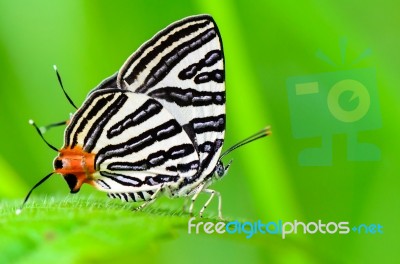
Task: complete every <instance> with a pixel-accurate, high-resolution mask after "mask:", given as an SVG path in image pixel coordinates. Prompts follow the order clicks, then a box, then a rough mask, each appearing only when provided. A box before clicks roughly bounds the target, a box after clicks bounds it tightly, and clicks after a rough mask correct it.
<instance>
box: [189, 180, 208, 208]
mask: <svg viewBox="0 0 400 264" xmlns="http://www.w3.org/2000/svg"><path fill="white" fill-rule="evenodd" d="M203 188H204V184H202V185H199V186H198V187H197V188H196V189H195V190H194V192H193V193H194V195H193V196H192V200H191V202H190V207H189V214H190V216H193V207H194V202H195V201H196V200H197V197H198V196H199V194H200V193H201V191H202V190H203Z"/></svg>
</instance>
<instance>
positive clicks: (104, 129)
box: [65, 89, 199, 194]
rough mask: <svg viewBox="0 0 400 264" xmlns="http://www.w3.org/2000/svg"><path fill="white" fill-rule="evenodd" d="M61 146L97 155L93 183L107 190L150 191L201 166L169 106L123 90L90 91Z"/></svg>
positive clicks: (181, 178)
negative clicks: (80, 149) (166, 107)
mask: <svg viewBox="0 0 400 264" xmlns="http://www.w3.org/2000/svg"><path fill="white" fill-rule="evenodd" d="M65 145H66V146H69V147H70V148H71V149H73V148H75V147H76V146H78V147H80V148H82V149H83V151H85V152H87V153H93V154H95V161H94V164H95V171H96V172H95V173H94V174H93V175H92V178H93V181H92V182H91V183H92V185H94V186H95V187H96V188H98V189H100V190H103V191H107V192H113V193H114V192H117V193H122V192H123V193H137V192H153V191H154V190H157V189H158V188H159V186H160V185H161V184H167V185H174V184H175V185H178V184H179V183H180V182H181V181H183V179H184V178H187V177H193V176H194V175H196V174H197V171H198V169H199V157H198V154H197V152H196V150H195V148H194V146H193V144H192V141H191V140H190V139H189V137H188V136H187V134H186V133H185V132H184V131H183V129H182V127H181V125H180V124H179V123H178V122H177V121H176V120H175V118H174V117H173V116H172V115H171V114H170V113H169V112H168V110H166V109H165V108H164V107H163V106H162V104H160V103H159V102H158V101H157V100H155V99H153V98H151V97H149V96H147V95H144V94H135V93H133V92H129V91H123V90H121V89H100V90H97V91H95V92H93V93H92V94H91V95H90V96H89V97H88V98H87V99H86V101H85V102H84V104H83V106H82V107H81V108H80V109H79V110H78V111H77V112H76V113H75V114H74V116H73V117H72V119H71V123H70V124H69V126H68V127H67V129H66V132H65ZM142 194H143V193H142ZM147 194H148V193H147Z"/></svg>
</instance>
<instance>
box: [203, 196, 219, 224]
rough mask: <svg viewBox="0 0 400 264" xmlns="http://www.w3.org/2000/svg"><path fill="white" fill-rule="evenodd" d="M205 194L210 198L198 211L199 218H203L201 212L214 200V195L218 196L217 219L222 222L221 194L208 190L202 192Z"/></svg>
mask: <svg viewBox="0 0 400 264" xmlns="http://www.w3.org/2000/svg"><path fill="white" fill-rule="evenodd" d="M203 192H205V193H209V194H210V198H208V200H207V202H206V203H205V204H204V205H203V208H201V210H200V217H203V212H204V210H205V209H206V208H207V206H208V205H209V204H210V202H211V200H212V199H213V198H214V195H217V196H218V218H219V219H221V220H222V210H221V209H222V198H221V194H220V193H219V192H217V191H214V190H210V189H205V190H203Z"/></svg>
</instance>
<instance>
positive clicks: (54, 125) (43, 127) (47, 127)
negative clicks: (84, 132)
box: [39, 120, 69, 134]
mask: <svg viewBox="0 0 400 264" xmlns="http://www.w3.org/2000/svg"><path fill="white" fill-rule="evenodd" d="M68 122H69V120H66V121H61V122H57V123H52V124H50V125H47V126H41V127H40V128H39V129H40V132H42V134H44V133H46V132H47V130H49V129H51V128H53V127H58V126H64V125H67V124H68Z"/></svg>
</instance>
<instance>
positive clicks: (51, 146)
mask: <svg viewBox="0 0 400 264" xmlns="http://www.w3.org/2000/svg"><path fill="white" fill-rule="evenodd" d="M29 124H30V125H32V126H33V127H34V128H35V129H36V131H37V132H38V134H39V136H40V137H41V138H42V139H43V141H44V143H46V144H47V146H49V148H51V149H53V150H55V151H57V152H58V149H57V148H56V147H54V146H53V145H51V144H50V143H49V142H47V140H46V139H45V138H44V137H43V134H42V131H40V129H39V127H38V126H37V125H36V124H35V122H34V121H33V120H32V119H31V120H29Z"/></svg>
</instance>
